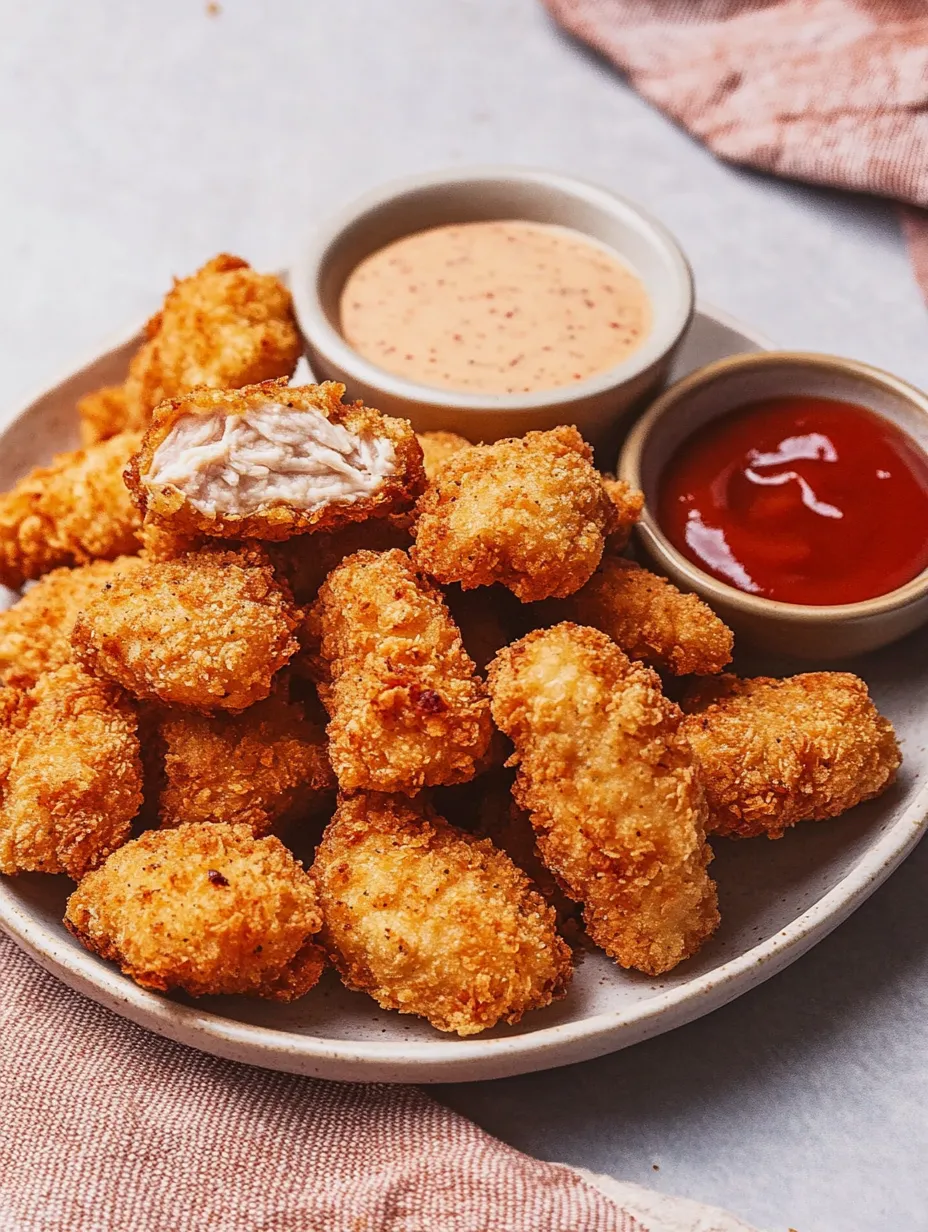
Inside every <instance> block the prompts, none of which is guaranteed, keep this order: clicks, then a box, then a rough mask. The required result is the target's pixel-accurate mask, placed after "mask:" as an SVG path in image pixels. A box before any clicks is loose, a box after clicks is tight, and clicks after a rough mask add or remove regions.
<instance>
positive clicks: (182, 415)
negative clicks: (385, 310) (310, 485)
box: [126, 380, 425, 540]
mask: <svg viewBox="0 0 928 1232" xmlns="http://www.w3.org/2000/svg"><path fill="white" fill-rule="evenodd" d="M344 392H345V387H344V385H339V384H336V383H335V382H334V381H326V382H325V383H323V384H322V385H302V386H288V385H287V382H286V380H280V381H265V382H264V383H263V384H260V385H246V386H244V387H243V388H241V389H234V390H218V389H196V390H193V391H192V392H191V393H189V394H186V395H184V396H182V397H179V398H173V399H171V400H169V401H166V402H163V403H161V405H159V406H158V407H157V408H156V410H155V412H154V415H153V416H152V422H151V426H150V427H149V429H148V431H147V432H146V433H145V439H144V441H143V443H142V448H141V450H140V451H139V454H138V456H137V457H136V458H134V459H133V461H132V464H131V467H130V468H129V471H128V472H127V474H126V482H127V483H128V485H129V487H130V489H131V490H132V492H133V495H134V497H135V499H136V501H137V502H138V505H139V508H140V509H142V511H143V512H144V513H145V517H146V521H153V522H157V523H159V524H161V525H162V526H164V527H167V528H169V529H170V530H171V531H172V532H173V533H175V534H180V535H196V534H203V535H210V536H212V537H215V538H232V539H269V540H282V539H289V538H290V537H291V536H292V535H298V534H301V533H304V532H307V531H320V530H330V531H331V530H336V529H338V528H339V527H341V526H345V525H348V524H350V523H352V522H364V521H366V520H367V519H369V518H386V517H389V516H391V515H393V514H397V513H401V512H403V511H404V510H410V509H411V508H412V506H413V504H414V503H415V501H416V498H417V497H418V496H419V495H420V493H421V492H422V491H423V489H424V487H425V471H424V469H423V466H422V450H421V448H420V446H419V442H418V441H417V440H416V434H415V433H414V432H413V430H412V427H411V426H410V425H409V423H408V422H407V421H406V420H405V419H394V418H392V417H391V416H389V415H381V414H380V412H379V411H375V410H373V409H372V408H371V407H367V406H364V405H363V403H360V402H355V403H350V404H345V403H343V402H342V400H341V399H342V396H343V394H344ZM269 404H275V405H277V406H281V407H284V408H287V409H288V410H290V411H296V412H302V413H304V414H305V415H306V416H307V420H306V422H307V424H308V425H311V424H312V420H313V419H318V417H319V416H321V417H322V418H323V419H325V420H328V422H329V423H331V424H336V425H338V426H339V427H341V428H344V429H345V430H346V431H347V432H349V433H351V434H352V435H354V436H358V437H363V438H376V439H378V440H382V441H387V442H389V443H390V444H391V445H392V447H393V454H394V462H393V466H392V470H391V473H390V474H387V475H386V476H385V477H384V478H383V479H382V480H381V481H380V482H379V484H378V485H377V487H376V488H375V490H374V491H373V492H372V493H371V494H370V495H367V496H360V497H357V498H356V499H351V500H347V499H346V500H332V501H329V502H327V503H324V504H322V505H321V506H320V507H316V508H308V509H307V508H299V507H298V506H297V505H295V504H293V503H288V502H287V501H286V500H285V499H282V498H276V497H275V498H273V499H271V500H269V501H268V502H267V503H266V504H263V505H262V506H261V507H259V508H258V509H257V510H256V511H254V512H249V513H246V514H237V513H234V512H217V511H213V512H207V511H204V510H203V509H201V508H198V507H197V506H196V504H195V503H194V502H193V501H191V499H190V498H189V497H188V496H187V495H185V493H184V492H182V491H181V490H180V489H179V488H178V487H177V486H176V485H175V484H174V483H171V482H159V481H158V479H157V466H158V456H159V455H158V449H159V446H161V445H162V444H163V443H164V442H165V441H167V440H168V438H169V436H170V434H171V432H172V430H173V429H175V427H176V426H177V425H178V424H179V423H181V422H182V421H186V420H187V418H188V417H191V418H193V419H195V418H197V417H215V416H219V417H221V418H224V419H225V420H226V421H232V420H235V419H241V418H242V417H244V416H246V415H249V414H250V413H252V412H254V411H257V410H259V409H261V408H265V407H267V406H268V405H269ZM308 430H309V429H307V431H308Z"/></svg>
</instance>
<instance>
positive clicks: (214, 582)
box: [71, 549, 297, 711]
mask: <svg viewBox="0 0 928 1232" xmlns="http://www.w3.org/2000/svg"><path fill="white" fill-rule="evenodd" d="M296 624H297V613H296V609H295V608H294V606H293V603H292V600H291V597H290V595H289V594H288V593H287V592H286V591H285V589H284V588H283V586H282V585H281V584H280V583H279V582H278V581H277V580H276V579H275V577H274V572H273V570H272V569H271V566H270V563H269V562H268V560H267V557H266V556H265V555H264V554H263V553H261V552H258V551H255V550H247V551H246V550H244V549H242V550H239V551H224V550H220V549H204V550H203V551H200V552H191V553H189V554H188V555H186V556H181V557H179V558H178V559H177V560H172V561H163V562H156V561H152V562H146V563H145V564H144V566H143V567H142V568H141V569H139V570H136V571H134V572H133V573H132V574H131V575H128V576H117V577H115V578H113V580H112V581H111V582H108V583H107V584H106V586H105V587H104V591H103V593H102V594H101V595H100V596H98V597H97V598H96V599H94V600H93V601H92V602H91V603H90V604H89V605H88V606H87V607H86V608H85V609H84V610H83V612H81V614H80V616H79V617H78V618H77V620H76V621H75V624H74V630H73V632H72V634H71V645H72V647H73V648H74V651H75V655H76V657H77V659H78V660H79V661H80V662H81V663H82V664H83V665H84V666H85V667H86V668H87V670H88V671H90V672H92V673H94V674H95V675H97V676H101V677H103V678H105V679H108V680H113V681H115V682H116V683H117V684H121V685H122V686H123V688H124V689H126V690H127V691H128V692H129V693H131V694H132V695H133V696H134V697H137V698H139V699H141V700H147V701H160V702H164V703H165V704H167V705H179V706H191V707H193V708H194V709H196V710H203V711H211V710H244V709H245V708H246V707H248V706H250V705H252V704H253V703H254V702H256V701H260V700H261V698H263V697H267V695H268V693H269V692H270V690H271V681H272V679H273V676H274V673H275V672H277V671H278V669H279V668H281V667H283V665H284V664H285V663H286V662H287V661H288V660H289V658H290V657H291V655H292V654H293V653H294V651H295V650H296V649H297V642H296V639H295V638H294V637H293V636H292V634H293V630H294V628H295V627H296Z"/></svg>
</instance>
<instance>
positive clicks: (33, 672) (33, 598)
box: [0, 556, 142, 688]
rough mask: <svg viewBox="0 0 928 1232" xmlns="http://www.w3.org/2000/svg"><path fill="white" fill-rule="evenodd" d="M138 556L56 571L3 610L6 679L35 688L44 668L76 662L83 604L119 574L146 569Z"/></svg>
mask: <svg viewBox="0 0 928 1232" xmlns="http://www.w3.org/2000/svg"><path fill="white" fill-rule="evenodd" d="M141 565H142V561H141V560H140V558H139V557H138V556H119V557H117V558H116V560H95V561H91V563H90V564H89V565H81V566H80V567H78V568H77V569H64V568H62V569H53V570H52V571H51V573H46V574H45V576H44V577H43V578H41V579H40V580H39V581H38V582H36V584H35V585H34V586H32V587H30V588H29V590H27V591H26V593H25V594H24V595H23V596H22V598H21V599H19V600H17V602H16V603H14V604H13V606H12V607H10V608H7V610H6V611H5V612H0V681H2V682H3V683H4V684H12V685H16V686H17V687H19V688H30V687H31V686H32V685H34V684H35V682H36V681H37V680H38V678H39V676H41V675H42V673H43V672H51V671H54V670H55V668H56V667H61V666H62V665H63V664H65V663H69V662H70V661H71V630H72V629H73V627H74V621H75V620H76V619H77V616H78V613H79V612H80V611H81V609H82V608H84V607H86V606H87V604H88V603H89V602H90V601H91V599H93V598H94V596H96V595H98V594H99V593H100V592H101V590H102V589H103V585H104V583H106V582H108V581H109V580H110V579H111V578H112V577H113V576H114V575H115V574H117V573H131V572H132V571H133V570H135V569H139V568H141Z"/></svg>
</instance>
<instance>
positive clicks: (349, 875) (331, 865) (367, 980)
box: [311, 794, 571, 1036]
mask: <svg viewBox="0 0 928 1232" xmlns="http://www.w3.org/2000/svg"><path fill="white" fill-rule="evenodd" d="M311 872H312V875H313V877H314V879H315V881H316V884H317V885H318V887H319V897H320V902H321V905H322V913H323V917H324V920H325V926H324V929H323V933H322V939H323V944H324V945H325V947H326V949H327V951H328V953H329V955H330V957H331V959H332V961H333V962H334V963H335V965H336V967H337V968H338V971H339V973H340V975H341V977H342V980H343V981H344V983H345V984H346V985H347V986H348V987H349V988H353V989H358V990H360V991H363V992H368V993H370V995H371V996H372V997H373V998H374V1000H375V1001H376V1002H377V1003H378V1005H381V1006H383V1008H384V1009H395V1010H399V1011H400V1013H403V1014H418V1015H420V1016H421V1017H423V1018H427V1019H428V1021H429V1022H430V1023H431V1024H432V1026H433V1027H437V1028H438V1030H439V1031H456V1032H457V1034H458V1035H462V1036H465V1035H476V1034H477V1033H478V1032H479V1031H485V1030H486V1029H487V1028H488V1027H492V1026H495V1024H496V1023H498V1022H507V1023H512V1022H518V1021H519V1019H520V1018H521V1017H522V1015H523V1014H524V1013H525V1012H526V1011H527V1010H531V1009H539V1008H541V1007H542V1006H545V1005H549V1004H550V1003H551V1002H552V1001H553V1000H554V999H555V998H556V997H560V996H562V995H563V993H564V991H565V989H566V987H567V984H568V981H569V979H570V976H571V958H570V950H569V948H568V947H567V945H566V944H565V943H564V942H563V941H562V940H561V938H560V937H559V936H558V935H557V932H556V930H555V926H554V912H553V911H552V909H551V908H550V907H549V906H548V905H547V903H546V902H545V901H544V899H543V898H542V897H541V895H540V894H538V893H537V892H536V891H535V890H533V889H532V888H531V885H530V883H529V880H528V878H527V877H526V876H525V874H524V873H523V872H522V871H521V869H518V868H516V866H515V865H514V864H513V863H512V861H511V860H510V859H509V857H508V856H507V855H505V854H504V853H503V852H501V851H498V850H497V849H496V848H495V847H494V846H493V844H492V843H491V842H489V841H488V840H486V839H483V840H480V839H476V838H474V837H473V836H472V835H469V834H465V833H464V832H463V831H461V830H457V829H455V828H454V827H453V826H450V825H449V824H448V823H447V821H445V820H444V818H442V817H439V816H438V815H437V814H434V813H432V812H431V811H429V810H427V809H426V808H425V806H423V805H421V804H418V803H416V804H411V803H410V802H409V801H407V800H403V799H402V798H399V797H396V796H383V795H377V794H375V795H360V796H354V797H352V798H350V799H347V800H342V801H341V803H340V804H339V807H338V810H337V812H336V814H335V817H334V818H333V819H332V821H331V822H330V824H329V826H328V827H327V829H326V832H325V835H324V836H323V839H322V843H321V844H320V846H319V849H318V851H317V853H316V860H315V863H314V864H313V867H312V870H311Z"/></svg>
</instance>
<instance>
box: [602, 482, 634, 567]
mask: <svg viewBox="0 0 928 1232" xmlns="http://www.w3.org/2000/svg"><path fill="white" fill-rule="evenodd" d="M603 487H604V488H605V489H606V492H607V494H608V496H609V499H610V500H611V501H612V504H613V505H614V506H615V512H616V519H617V521H616V525H615V528H614V529H613V530H612V531H611V532H610V533H609V534H608V535H607V536H606V551H607V552H615V553H618V552H622V551H624V550H625V548H627V547H628V542H629V540H630V539H631V537H632V530H633V529H634V527H635V524H636V522H638V520H639V519H640V517H641V514H642V511H643V510H644V493H643V492H639V490H638V489H637V488H633V487H632V486H631V484H629V483H626V482H625V480H624V479H615V478H614V477H613V476H612V475H603Z"/></svg>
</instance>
